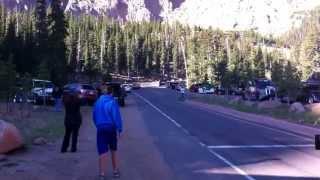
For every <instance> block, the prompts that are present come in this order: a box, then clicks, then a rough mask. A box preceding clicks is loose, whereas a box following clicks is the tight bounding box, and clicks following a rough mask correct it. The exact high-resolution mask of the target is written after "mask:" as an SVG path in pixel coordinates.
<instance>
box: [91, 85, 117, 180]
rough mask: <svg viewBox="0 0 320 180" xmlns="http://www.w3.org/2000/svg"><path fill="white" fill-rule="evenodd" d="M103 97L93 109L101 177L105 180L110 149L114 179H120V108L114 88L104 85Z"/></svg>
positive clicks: (102, 89)
mask: <svg viewBox="0 0 320 180" xmlns="http://www.w3.org/2000/svg"><path fill="white" fill-rule="evenodd" d="M101 91H102V95H101V96H100V98H99V99H98V100H97V102H96V103H95V105H94V109H93V120H94V124H95V126H96V128H97V148H98V153H99V175H100V179H101V180H103V179H105V170H106V168H107V153H108V151H109V149H110V151H111V159H112V166H113V177H114V178H119V177H120V172H119V169H118V166H117V156H116V151H117V143H118V137H120V134H121V132H122V119H121V115H120V111H119V106H118V104H117V102H116V100H115V99H114V98H113V97H112V87H110V86H105V85H103V86H102V87H101Z"/></svg>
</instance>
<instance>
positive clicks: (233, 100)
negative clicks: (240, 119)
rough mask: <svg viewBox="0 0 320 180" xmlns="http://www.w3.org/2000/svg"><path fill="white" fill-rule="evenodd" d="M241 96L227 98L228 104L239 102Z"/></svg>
mask: <svg viewBox="0 0 320 180" xmlns="http://www.w3.org/2000/svg"><path fill="white" fill-rule="evenodd" d="M241 100H242V98H241V97H240V96H235V97H233V98H232V99H230V100H229V104H239V103H240V102H241Z"/></svg>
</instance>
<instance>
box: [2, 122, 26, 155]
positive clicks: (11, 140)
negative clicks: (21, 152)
mask: <svg viewBox="0 0 320 180" xmlns="http://www.w3.org/2000/svg"><path fill="white" fill-rule="evenodd" d="M22 146H23V139H22V136H21V134H20V132H19V130H18V129H17V128H16V127H15V126H14V125H12V124H10V123H7V122H5V121H3V120H0V154H4V153H8V152H10V151H13V150H16V149H18V148H20V147H22Z"/></svg>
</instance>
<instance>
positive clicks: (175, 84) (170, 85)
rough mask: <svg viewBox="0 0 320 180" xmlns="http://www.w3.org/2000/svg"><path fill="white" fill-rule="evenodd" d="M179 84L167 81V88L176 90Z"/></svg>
mask: <svg viewBox="0 0 320 180" xmlns="http://www.w3.org/2000/svg"><path fill="white" fill-rule="evenodd" d="M178 85H179V82H176V81H169V82H168V88H170V89H173V90H176V88H177V87H178Z"/></svg>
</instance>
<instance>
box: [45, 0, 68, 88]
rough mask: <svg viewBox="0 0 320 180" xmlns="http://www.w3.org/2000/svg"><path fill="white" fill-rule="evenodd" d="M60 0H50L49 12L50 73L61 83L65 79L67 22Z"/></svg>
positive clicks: (56, 81)
mask: <svg viewBox="0 0 320 180" xmlns="http://www.w3.org/2000/svg"><path fill="white" fill-rule="evenodd" d="M61 4H62V3H61V0H52V2H51V14H50V16H49V17H50V21H49V22H50V30H51V31H50V36H49V48H50V63H49V67H50V74H51V78H52V80H53V82H54V83H55V84H57V85H63V84H65V83H66V80H67V60H66V58H67V57H66V51H67V47H66V44H65V40H66V36H67V34H68V33H67V23H66V21H65V15H64V12H63V9H62V7H61Z"/></svg>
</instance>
